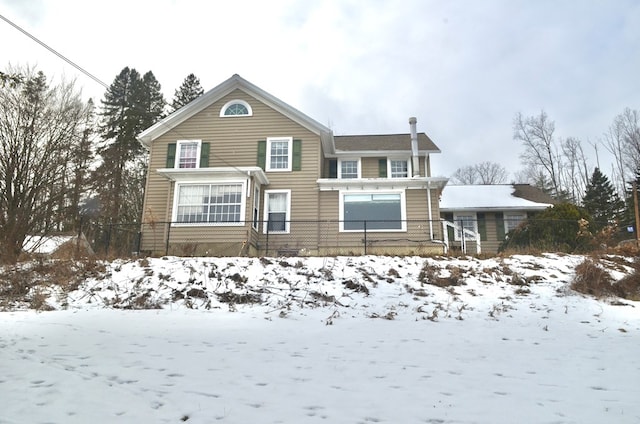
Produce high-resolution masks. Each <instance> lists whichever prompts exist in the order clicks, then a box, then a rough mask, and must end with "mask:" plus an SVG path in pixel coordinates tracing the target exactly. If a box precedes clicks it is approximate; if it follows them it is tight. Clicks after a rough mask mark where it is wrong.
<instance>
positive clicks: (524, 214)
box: [502, 210, 527, 234]
mask: <svg viewBox="0 0 640 424" xmlns="http://www.w3.org/2000/svg"><path fill="white" fill-rule="evenodd" d="M509 216H517V217H518V218H520V217H522V220H520V222H523V221H525V220H526V219H527V212H526V211H522V210H520V211H508V212H507V211H505V212H504V213H503V214H502V221H503V224H504V233H505V234H507V233H508V232H509V231H510V230H509V228H508V227H507V222H508V221H509V218H508V217H509ZM518 225H520V223H518Z"/></svg>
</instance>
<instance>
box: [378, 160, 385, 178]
mask: <svg viewBox="0 0 640 424" xmlns="http://www.w3.org/2000/svg"><path fill="white" fill-rule="evenodd" d="M378 176H379V177H380V178H387V159H386V158H385V159H379V160H378Z"/></svg>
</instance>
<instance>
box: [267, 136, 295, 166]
mask: <svg viewBox="0 0 640 424" xmlns="http://www.w3.org/2000/svg"><path fill="white" fill-rule="evenodd" d="M275 142H286V143H287V167H286V168H272V167H271V145H272V144H273V143H275ZM292 160H293V137H267V157H266V164H265V168H266V169H265V170H266V171H267V172H291V166H292Z"/></svg>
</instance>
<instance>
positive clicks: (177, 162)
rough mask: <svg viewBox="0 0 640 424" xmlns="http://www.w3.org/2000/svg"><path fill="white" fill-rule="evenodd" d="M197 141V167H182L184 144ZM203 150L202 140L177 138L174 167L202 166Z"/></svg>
mask: <svg viewBox="0 0 640 424" xmlns="http://www.w3.org/2000/svg"><path fill="white" fill-rule="evenodd" d="M191 143H197V145H198V147H197V148H196V167H195V168H180V152H181V150H182V146H183V145H185V144H191ZM201 152H202V140H177V141H176V157H175V159H174V161H173V167H174V168H175V169H196V168H200V153H201Z"/></svg>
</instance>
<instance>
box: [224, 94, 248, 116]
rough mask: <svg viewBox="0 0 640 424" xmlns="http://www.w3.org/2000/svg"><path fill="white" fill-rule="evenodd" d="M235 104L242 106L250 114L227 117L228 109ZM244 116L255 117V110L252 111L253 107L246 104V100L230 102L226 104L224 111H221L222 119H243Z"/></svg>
mask: <svg viewBox="0 0 640 424" xmlns="http://www.w3.org/2000/svg"><path fill="white" fill-rule="evenodd" d="M235 104H241V105H242V106H244V107H246V108H247V112H248V113H247V114H246V115H225V112H226V111H227V109H228V108H229V107H231V106H233V105H235ZM244 116H253V109H251V105H250V104H249V103H247V102H245V101H244V100H240V99H234V100H231V101H228V102H227V103H225V104H224V106H222V109H220V117H221V118H241V117H244Z"/></svg>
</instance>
